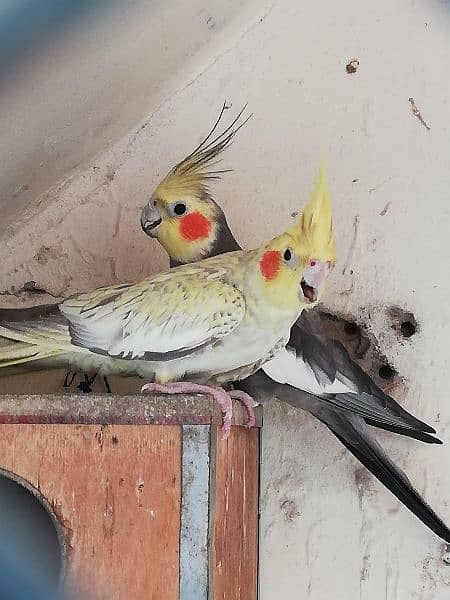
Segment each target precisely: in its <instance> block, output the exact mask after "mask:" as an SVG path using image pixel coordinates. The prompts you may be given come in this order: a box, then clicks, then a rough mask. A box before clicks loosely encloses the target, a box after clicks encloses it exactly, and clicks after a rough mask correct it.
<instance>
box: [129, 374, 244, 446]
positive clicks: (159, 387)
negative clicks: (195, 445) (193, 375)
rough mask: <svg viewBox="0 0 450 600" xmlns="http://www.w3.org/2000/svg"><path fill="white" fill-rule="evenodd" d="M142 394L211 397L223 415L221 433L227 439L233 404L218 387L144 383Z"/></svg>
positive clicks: (227, 395) (228, 396) (187, 383)
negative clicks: (155, 393) (205, 395)
mask: <svg viewBox="0 0 450 600" xmlns="http://www.w3.org/2000/svg"><path fill="white" fill-rule="evenodd" d="M141 391H142V392H157V393H160V394H207V395H209V396H212V397H213V398H214V400H215V401H216V402H217V404H218V405H219V406H220V410H221V411H222V415H223V424H222V433H223V437H224V438H227V437H228V436H229V434H230V429H231V418H232V416H233V404H232V402H231V396H230V394H228V393H227V392H226V391H225V390H223V389H222V388H220V387H212V386H209V385H200V384H198V383H189V382H187V381H179V382H174V383H165V384H161V383H146V384H145V385H144V386H142V388H141Z"/></svg>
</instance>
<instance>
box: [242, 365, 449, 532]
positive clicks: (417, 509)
mask: <svg viewBox="0 0 450 600" xmlns="http://www.w3.org/2000/svg"><path fill="white" fill-rule="evenodd" d="M236 387H238V388H239V389H243V390H244V391H246V392H247V393H249V394H251V395H253V397H254V398H257V399H258V400H259V399H261V400H263V401H264V399H267V398H273V397H277V398H279V399H280V400H282V401H284V402H287V403H288V404H290V405H291V406H293V407H294V408H300V409H303V410H306V411H307V412H310V413H311V414H312V415H313V416H315V417H316V418H317V419H319V421H322V423H324V424H325V425H326V426H327V427H328V428H329V429H330V431H331V432H332V433H333V434H334V435H335V436H336V437H337V438H338V439H339V441H340V442H341V443H342V444H343V445H344V446H345V447H346V448H347V449H348V450H349V451H350V452H351V453H352V454H353V456H354V457H355V458H357V459H358V460H359V461H360V462H361V463H362V464H363V465H364V466H365V467H366V468H367V469H368V470H369V471H370V472H371V473H372V474H373V475H374V476H375V477H376V478H377V479H378V481H380V483H382V484H383V485H384V486H385V487H387V489H388V490H389V491H390V492H392V493H393V494H394V496H396V498H398V499H399V500H400V502H402V503H403V504H404V505H405V506H406V507H407V508H408V509H409V510H410V511H411V512H413V513H414V514H415V515H416V516H417V517H418V518H419V519H420V520H421V521H422V523H424V524H425V525H426V526H427V527H429V528H430V529H431V530H432V531H434V533H436V534H437V535H438V536H439V537H441V538H442V539H444V540H446V541H447V542H448V543H450V530H449V529H448V527H447V526H446V525H445V523H444V522H443V521H442V519H440V517H439V516H438V515H437V514H436V513H435V512H434V511H433V510H432V508H431V507H430V506H429V505H428V504H427V503H426V502H425V501H424V500H423V498H421V496H420V494H419V493H418V492H417V491H416V490H415V489H414V488H413V486H412V485H411V483H410V481H409V479H408V478H407V476H406V475H405V473H404V472H403V471H402V470H401V469H400V468H399V467H397V466H396V465H395V464H394V463H393V462H392V461H391V459H390V458H389V457H388V456H387V455H386V453H385V452H384V450H383V449H382V448H381V446H380V445H379V444H378V442H377V441H376V440H375V439H373V438H372V437H371V435H370V431H369V429H368V426H367V424H366V423H365V421H364V419H362V418H361V417H360V416H358V415H354V414H352V413H350V412H348V411H342V410H341V411H340V410H339V409H337V408H334V407H332V406H330V405H327V404H326V403H325V402H323V399H321V398H318V397H317V396H312V395H311V394H307V393H306V392H304V393H302V392H300V391H299V390H296V389H294V388H291V387H290V386H286V385H280V384H276V383H275V382H274V381H273V380H271V379H270V378H269V377H268V376H267V375H266V374H265V373H263V372H262V371H258V372H257V373H255V374H254V375H252V376H251V377H249V378H248V379H246V380H244V381H240V382H237V383H236ZM397 433H403V434H405V435H411V431H410V430H404V431H398V432H397ZM424 435H425V434H424ZM430 437H431V436H430Z"/></svg>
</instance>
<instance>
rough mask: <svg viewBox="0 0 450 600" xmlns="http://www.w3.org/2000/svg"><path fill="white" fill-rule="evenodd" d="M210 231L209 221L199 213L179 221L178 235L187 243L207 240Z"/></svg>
mask: <svg viewBox="0 0 450 600" xmlns="http://www.w3.org/2000/svg"><path fill="white" fill-rule="evenodd" d="M210 231H211V221H210V220H209V219H207V218H206V217H205V216H204V215H202V214H201V213H199V212H193V213H190V214H189V215H186V216H185V217H183V218H182V219H181V221H180V233H181V235H182V237H183V238H184V239H185V240H187V241H189V242H194V241H195V240H202V239H204V238H207V237H208V236H209V232H210Z"/></svg>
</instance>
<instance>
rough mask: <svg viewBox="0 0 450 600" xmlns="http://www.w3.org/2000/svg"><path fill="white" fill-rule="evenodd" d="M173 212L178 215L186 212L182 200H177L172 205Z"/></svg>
mask: <svg viewBox="0 0 450 600" xmlns="http://www.w3.org/2000/svg"><path fill="white" fill-rule="evenodd" d="M173 212H174V213H175V214H176V215H178V216H179V217H181V215H184V213H185V212H186V204H184V203H183V202H177V203H176V204H175V206H174V207H173Z"/></svg>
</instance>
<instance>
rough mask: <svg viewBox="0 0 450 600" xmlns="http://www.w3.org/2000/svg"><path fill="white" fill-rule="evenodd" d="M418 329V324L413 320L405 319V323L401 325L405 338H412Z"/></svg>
mask: <svg viewBox="0 0 450 600" xmlns="http://www.w3.org/2000/svg"><path fill="white" fill-rule="evenodd" d="M416 330H417V328H416V325H415V323H413V322H412V321H403V323H402V324H401V325H400V331H401V332H402V336H403V337H404V338H410V337H411V336H412V335H414V334H415V333H416Z"/></svg>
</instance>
